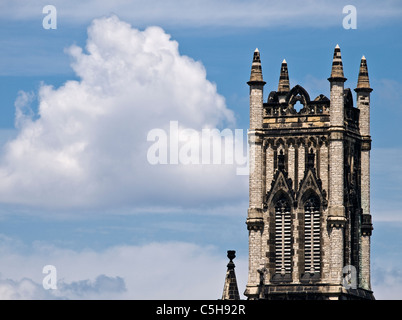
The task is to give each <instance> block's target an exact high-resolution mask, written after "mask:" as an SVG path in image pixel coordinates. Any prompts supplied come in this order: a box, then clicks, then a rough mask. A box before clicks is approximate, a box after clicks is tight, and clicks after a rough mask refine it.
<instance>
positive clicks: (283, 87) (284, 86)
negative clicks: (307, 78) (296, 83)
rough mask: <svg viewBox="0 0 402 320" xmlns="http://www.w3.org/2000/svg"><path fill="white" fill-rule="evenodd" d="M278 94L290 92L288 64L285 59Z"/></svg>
mask: <svg viewBox="0 0 402 320" xmlns="http://www.w3.org/2000/svg"><path fill="white" fill-rule="evenodd" d="M278 92H289V74H288V64H287V63H286V60H285V59H283V61H282V66H281V74H280V76H279V84H278Z"/></svg>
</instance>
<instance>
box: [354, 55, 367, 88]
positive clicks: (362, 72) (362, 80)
mask: <svg viewBox="0 0 402 320" xmlns="http://www.w3.org/2000/svg"><path fill="white" fill-rule="evenodd" d="M363 88H364V89H370V81H369V75H368V69H367V60H366V58H365V57H364V56H363V57H362V59H361V61H360V69H359V77H358V79H357V89H363Z"/></svg>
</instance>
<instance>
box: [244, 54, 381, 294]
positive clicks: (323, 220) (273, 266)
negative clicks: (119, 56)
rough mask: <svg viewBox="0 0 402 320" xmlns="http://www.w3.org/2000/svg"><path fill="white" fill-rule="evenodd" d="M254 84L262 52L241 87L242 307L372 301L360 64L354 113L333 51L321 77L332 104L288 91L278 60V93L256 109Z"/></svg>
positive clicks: (258, 89)
mask: <svg viewBox="0 0 402 320" xmlns="http://www.w3.org/2000/svg"><path fill="white" fill-rule="evenodd" d="M262 79H263V78H262V69H261V58H260V52H259V51H256V52H255V53H254V57H253V63H252V71H251V77H250V81H249V82H248V84H249V86H250V133H249V144H250V177H249V188H250V193H249V195H250V200H249V210H248V218H247V221H246V223H247V228H248V230H249V275H248V283H247V287H246V290H245V295H246V296H248V298H249V299H260V298H265V299H373V298H374V296H373V294H372V292H371V285H370V236H371V231H372V223H371V213H370V149H371V137H370V92H371V88H370V87H369V82H368V72H367V63H366V61H365V60H364V61H363V60H362V61H361V65H360V71H359V81H358V87H357V88H356V89H355V91H356V94H357V99H356V101H357V102H356V104H357V106H356V107H354V106H353V97H352V94H351V90H350V89H345V88H344V83H345V81H346V79H345V78H344V73H343V65H342V59H341V54H340V48H339V46H337V47H336V48H335V50H334V59H333V64H332V70H331V77H330V78H329V79H328V80H329V82H330V99H328V98H327V97H325V96H324V95H319V96H318V97H317V98H315V99H314V100H313V101H311V100H310V97H309V95H308V93H307V91H306V90H305V89H304V88H302V87H301V86H300V85H297V86H295V87H294V88H292V89H290V88H289V77H288V68H287V64H286V62H285V61H284V62H283V63H282V66H281V74H280V77H279V85H278V91H272V92H271V93H270V94H269V97H268V101H267V102H264V101H263V88H264V85H265V82H264V81H263V80H262ZM297 101H300V103H302V105H303V108H302V109H301V110H298V111H297V110H295V108H294V105H295V103H296V102H297ZM281 210H282V211H281ZM313 213H314V214H313ZM313 234H314V235H315V236H314V237H313ZM317 235H319V237H318V236H317ZM314 248H315V249H314ZM313 252H314V255H313V256H312V254H313ZM289 259H290V260H289ZM346 264H350V265H352V266H353V267H354V268H355V270H356V274H357V279H356V283H357V287H356V288H348V287H347V285H346V286H345V283H344V279H345V274H344V273H343V271H344V269H343V268H344V267H345V265H346ZM306 266H310V267H309V268H310V269H306ZM261 270H264V272H263V273H262V271H261Z"/></svg>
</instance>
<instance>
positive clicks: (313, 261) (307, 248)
mask: <svg viewBox="0 0 402 320" xmlns="http://www.w3.org/2000/svg"><path fill="white" fill-rule="evenodd" d="M304 213H305V215H304V266H305V268H304V271H305V273H309V274H315V273H319V272H320V266H321V263H320V259H321V245H320V241H321V240H320V239H321V236H320V234H321V232H320V229H321V226H320V224H321V223H320V207H319V203H318V200H317V199H316V198H314V197H312V198H310V199H308V200H307V201H306V202H305V205H304Z"/></svg>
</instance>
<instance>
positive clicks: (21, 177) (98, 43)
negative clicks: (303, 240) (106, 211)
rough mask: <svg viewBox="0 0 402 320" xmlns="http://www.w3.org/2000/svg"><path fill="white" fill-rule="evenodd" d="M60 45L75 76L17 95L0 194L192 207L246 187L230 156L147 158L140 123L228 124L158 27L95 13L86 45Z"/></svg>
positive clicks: (36, 202)
mask: <svg viewBox="0 0 402 320" xmlns="http://www.w3.org/2000/svg"><path fill="white" fill-rule="evenodd" d="M68 53H69V54H70V55H71V57H72V66H73V68H74V71H75V72H76V74H77V75H78V76H79V77H80V79H81V80H80V81H67V82H66V83H65V84H64V85H63V86H61V87H59V88H53V87H51V86H47V85H43V86H42V87H41V88H40V90H39V93H38V100H39V112H38V115H37V118H36V119H34V118H32V116H33V114H32V110H31V109H30V108H29V103H30V102H31V100H32V95H31V94H27V93H21V94H20V97H19V98H18V99H17V102H16V108H17V119H16V123H17V125H18V128H19V133H18V136H17V137H16V138H15V139H14V140H12V141H10V142H9V143H8V144H7V145H6V146H5V149H4V152H3V156H2V158H1V159H0V160H1V163H0V177H1V179H0V201H2V202H3V203H11V204H22V205H31V206H38V207H52V208H69V207H74V208H83V207H86V208H88V207H89V208H94V207H95V208H99V207H102V208H112V207H113V208H114V209H115V207H116V206H117V207H126V208H127V207H131V208H132V207H137V208H138V207H149V206H152V207H160V208H161V207H166V206H168V207H169V206H170V207H171V206H174V207H197V206H199V205H205V204H207V205H206V206H207V207H208V206H214V205H215V204H216V203H220V205H222V201H223V203H225V201H234V200H236V199H238V198H239V197H240V196H241V195H246V183H245V182H246V178H244V177H238V176H236V171H235V170H236V165H221V166H217V165H188V166H185V165H156V166H153V165H150V164H149V163H148V161H147V149H148V148H149V147H150V146H151V144H152V143H151V142H148V141H147V133H148V132H149V130H151V129H154V128H161V129H164V130H166V131H167V132H168V131H169V123H170V121H178V123H179V126H180V128H183V129H184V128H191V129H195V130H197V131H198V132H200V130H201V129H202V128H217V127H221V128H224V127H225V126H233V124H234V115H233V112H232V111H231V110H229V109H227V107H226V105H225V100H224V98H223V97H222V96H221V95H219V94H218V93H217V89H216V86H215V85H214V84H213V83H211V82H210V81H208V80H207V79H206V71H205V69H204V67H203V66H202V64H201V63H200V62H196V61H194V60H192V59H191V58H189V57H187V56H182V55H180V53H179V51H178V43H177V42H176V41H173V40H171V39H170V36H169V35H168V34H166V33H165V32H164V31H163V30H162V29H161V28H159V27H149V28H147V29H146V30H144V31H140V30H137V29H134V28H132V27H131V26H130V25H129V24H127V23H125V22H123V21H121V20H119V19H118V18H117V17H116V16H112V17H109V18H102V19H98V20H94V21H93V23H92V24H91V26H90V27H89V29H88V40H87V45H86V52H84V50H83V49H82V48H80V47H77V46H72V47H71V48H69V50H68Z"/></svg>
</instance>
